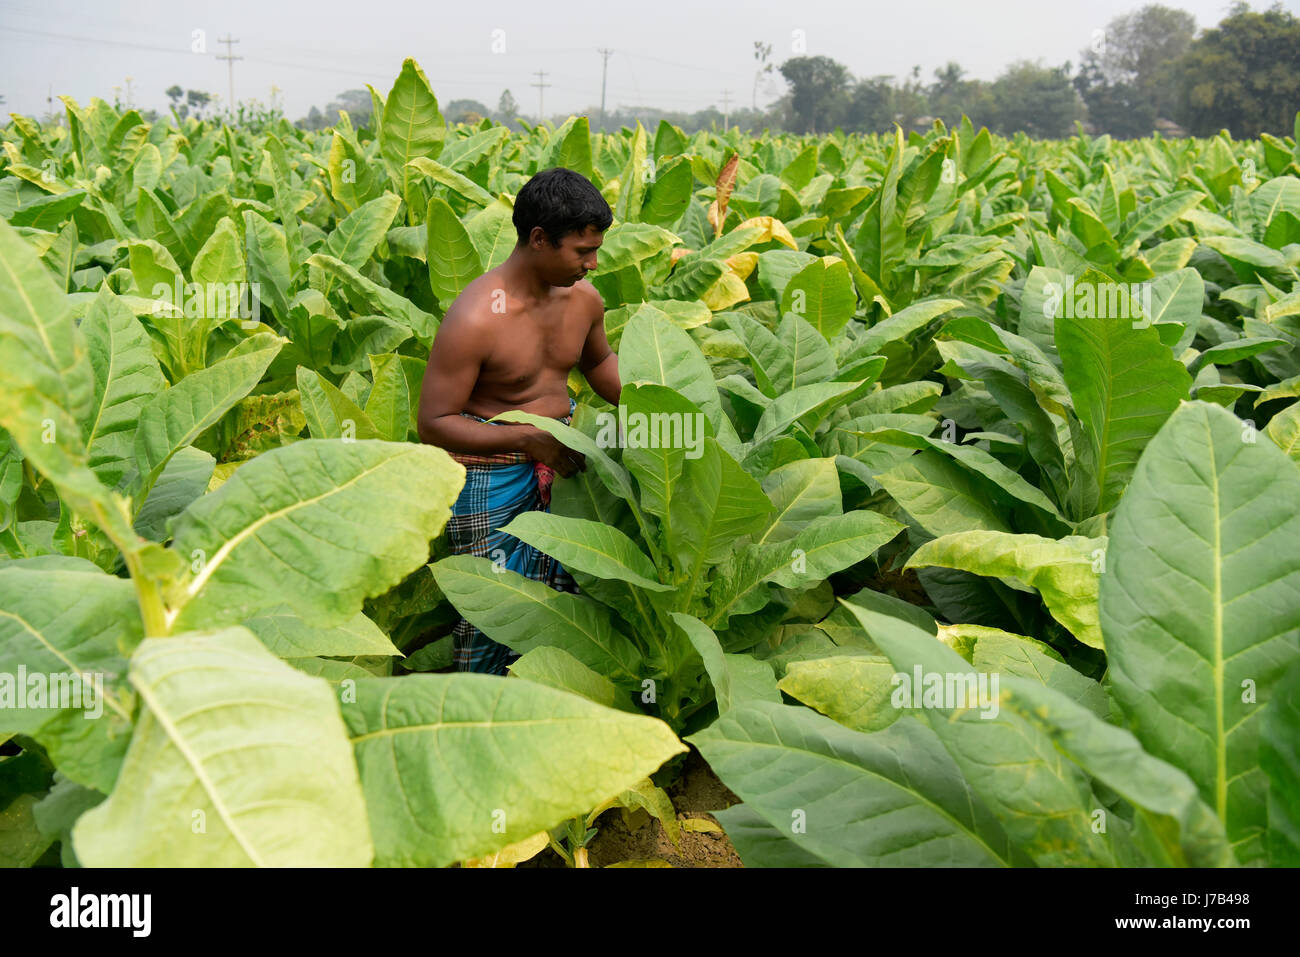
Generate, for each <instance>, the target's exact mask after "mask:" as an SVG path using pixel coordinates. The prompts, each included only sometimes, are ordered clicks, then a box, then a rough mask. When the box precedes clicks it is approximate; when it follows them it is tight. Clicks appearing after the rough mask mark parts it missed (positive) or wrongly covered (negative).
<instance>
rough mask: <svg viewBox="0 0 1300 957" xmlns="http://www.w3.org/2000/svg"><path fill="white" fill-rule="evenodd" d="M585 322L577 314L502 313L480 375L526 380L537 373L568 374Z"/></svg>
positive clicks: (580, 345) (576, 357) (579, 355)
mask: <svg viewBox="0 0 1300 957" xmlns="http://www.w3.org/2000/svg"><path fill="white" fill-rule="evenodd" d="M587 325H588V323H587V322H586V321H585V320H584V319H583V318H582V317H581V316H578V315H574V314H572V313H570V314H569V315H555V316H548V315H544V314H543V315H538V316H513V317H511V316H503V317H502V318H501V320H500V321H499V322H498V323H497V324H496V328H495V330H494V332H495V335H494V337H493V342H492V349H491V351H490V352H489V354H488V356H487V359H486V361H485V362H484V363H483V369H482V373H481V375H482V376H484V377H486V378H489V379H494V380H497V381H502V382H508V381H519V380H524V381H530V380H531V379H533V378H534V377H535V376H537V375H538V374H539V373H542V372H545V371H554V372H558V373H561V374H563V375H566V376H567V375H568V373H569V370H570V369H572V368H573V367H574V366H576V365H577V364H578V362H579V360H580V359H581V358H582V348H583V344H584V343H585V341H586V338H587V332H588V331H589V330H588V328H587Z"/></svg>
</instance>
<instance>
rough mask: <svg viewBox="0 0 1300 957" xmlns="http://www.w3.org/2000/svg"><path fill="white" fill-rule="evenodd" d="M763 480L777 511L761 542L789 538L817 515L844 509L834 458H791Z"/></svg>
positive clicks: (821, 515) (838, 513)
mask: <svg viewBox="0 0 1300 957" xmlns="http://www.w3.org/2000/svg"><path fill="white" fill-rule="evenodd" d="M762 484H763V491H764V492H766V493H767V497H768V498H769V499H771V500H772V506H773V508H774V509H775V512H774V514H773V516H772V521H771V523H770V524H769V525H768V526H767V530H766V531H764V532H763V534H762V535H761V536H759V537H758V538H757V539H756V542H757V543H758V544H762V543H764V542H783V541H786V540H787V539H790V538H793V537H794V536H796V535H798V534H799V532H801V531H803V529H805V528H807V527H808V525H809V523H810V522H813V521H815V520H816V519H819V518H823V517H826V516H832V515H840V514H842V513H843V510H844V508H843V504H842V502H841V500H840V482H839V473H838V472H837V471H836V469H835V460H834V459H833V458H815V459H798V460H796V461H794V462H787V463H786V464H785V465H781V466H778V467H777V468H775V469H773V470H772V471H771V472H769V473H768V474H767V475H766V476H764V477H763V483H762Z"/></svg>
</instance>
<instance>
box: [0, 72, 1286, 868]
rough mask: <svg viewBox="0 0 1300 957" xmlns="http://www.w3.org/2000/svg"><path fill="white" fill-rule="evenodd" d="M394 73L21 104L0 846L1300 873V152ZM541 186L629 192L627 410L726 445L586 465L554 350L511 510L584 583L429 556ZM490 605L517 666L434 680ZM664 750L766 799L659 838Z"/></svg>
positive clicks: (0, 264)
mask: <svg viewBox="0 0 1300 957" xmlns="http://www.w3.org/2000/svg"><path fill="white" fill-rule="evenodd" d="M371 95H372V97H373V98H374V101H375V112H374V116H375V117H376V121H375V122H374V124H373V125H374V126H376V127H377V128H376V129H368V128H361V129H357V128H353V126H352V124H351V123H350V122H349V120H348V118H347V116H346V114H344V115H342V116H341V117H340V121H339V123H338V124H337V125H336V126H335V127H334V128H333V129H330V130H326V131H324V132H321V133H314V132H304V131H302V130H299V129H296V128H294V127H293V126H291V125H290V124H288V123H287V122H285V121H283V120H278V121H276V122H274V123H269V124H266V125H265V126H264V127H263V128H259V129H252V128H234V127H231V126H222V125H219V124H213V123H211V122H204V121H198V120H196V119H193V118H189V119H186V120H185V121H184V122H183V123H182V124H181V125H179V126H177V125H176V124H175V123H174V122H171V121H167V122H159V123H156V124H153V125H150V124H148V123H146V122H144V121H143V120H142V118H141V117H140V115H139V114H138V113H136V112H135V111H127V112H124V113H120V112H118V111H116V110H114V108H113V107H111V106H110V105H109V104H107V103H106V102H104V101H102V100H99V99H94V100H92V101H91V102H90V104H89V105H88V106H85V105H81V104H78V103H76V102H74V101H72V100H70V99H67V98H65V99H64V103H65V105H66V120H65V123H64V125H57V126H56V125H45V126H43V125H40V124H38V123H36V122H35V121H33V120H31V119H28V118H25V117H22V116H17V115H15V116H13V117H12V118H11V122H10V123H9V125H7V126H5V127H4V128H3V129H0V147H3V154H2V155H0V682H3V681H4V680H5V676H10V680H8V682H7V683H4V684H0V864H5V865H9V866H29V865H41V866H59V865H62V866H67V867H72V866H78V865H80V866H88V867H89V866H131V867H136V866H157V865H166V866H244V865H271V866H274V865H309V866H371V865H373V866H418V867H447V866H451V865H455V864H458V863H459V864H461V865H462V866H511V865H514V864H517V863H520V862H523V861H526V860H528V859H530V858H533V859H536V858H538V855H539V854H540V853H542V852H544V853H545V854H548V855H551V856H552V859H553V860H555V861H558V862H559V863H562V864H564V865H568V866H587V865H588V863H589V859H588V852H587V848H588V846H589V845H590V844H591V843H592V842H593V841H595V840H598V834H599V831H600V830H601V829H602V828H603V827H608V826H611V825H610V822H612V821H617V822H620V826H624V825H626V826H632V825H638V826H641V827H650V828H656V829H661V830H662V832H663V833H664V834H665V835H666V837H667V838H668V840H669V841H670V842H671V843H676V842H678V841H681V840H684V839H686V838H687V837H690V836H691V835H695V836H697V837H698V836H699V834H701V833H705V834H708V835H709V838H710V839H712V840H723V834H725V840H726V841H727V842H728V843H729V845H730V846H731V847H733V848H734V850H735V853H736V855H738V857H739V859H740V861H743V863H744V865H745V866H746V867H765V866H778V867H862V866H900V865H902V866H949V865H952V866H992V867H996V866H1023V867H1034V866H1038V867H1059V866H1087V867H1113V866H1119V867H1135V866H1162V867H1163V866H1197V867H1203V866H1212V867H1231V866H1286V865H1289V866H1295V865H1297V864H1300V148H1298V147H1297V144H1296V140H1295V138H1292V137H1287V138H1285V139H1279V138H1276V137H1272V136H1268V135H1265V136H1262V137H1261V138H1260V139H1258V140H1252V141H1238V140H1232V139H1231V138H1229V137H1228V136H1227V134H1226V133H1225V134H1223V135H1221V136H1218V137H1215V138H1211V139H1187V140H1166V139H1161V138H1159V137H1153V138H1147V139H1141V140H1130V141H1119V140H1111V139H1110V138H1108V137H1104V136H1103V137H1100V138H1091V137H1088V136H1086V135H1084V134H1082V132H1081V133H1080V134H1078V135H1076V136H1074V137H1072V138H1071V139H1068V140H1061V141H1036V140H1032V139H1029V138H1028V137H1026V136H1024V135H1017V136H1016V137H1015V138H1013V139H1005V138H1001V137H997V136H992V135H990V134H989V132H988V131H987V130H983V129H980V130H976V129H974V128H973V127H972V126H971V125H970V124H969V123H964V124H962V125H960V126H958V127H956V128H953V129H945V128H943V127H942V126H941V125H936V127H935V128H934V129H931V130H929V131H928V132H925V133H924V134H921V133H915V132H913V133H909V134H906V135H905V134H903V133H902V132H896V133H895V134H894V135H891V136H875V135H871V136H863V135H856V134H855V135H851V136H845V135H843V134H840V133H832V134H829V135H822V136H815V137H814V136H808V137H798V136H793V135H789V134H780V135H772V134H765V135H763V136H762V137H759V138H752V137H749V136H744V135H741V134H739V133H737V132H736V131H734V130H733V131H730V132H728V133H726V134H719V133H708V132H701V133H697V134H694V135H692V136H689V137H688V136H686V135H683V134H682V133H681V132H680V131H679V130H677V129H675V128H674V127H671V126H669V125H667V124H661V125H660V126H659V128H658V129H656V130H646V129H643V128H641V127H639V126H638V128H637V129H635V130H627V129H625V130H623V131H622V132H621V133H620V134H618V135H603V134H602V135H593V134H591V133H590V132H589V130H588V126H587V121H586V120H585V119H584V118H574V119H570V120H569V121H568V122H567V123H565V124H564V125H563V126H561V127H560V128H558V129H555V128H551V127H549V126H547V127H542V128H531V127H528V126H526V125H525V127H524V129H523V131H522V132H518V131H512V130H511V129H509V128H507V127H504V126H499V125H494V124H493V123H491V122H490V121H488V120H484V121H483V123H482V124H481V125H479V126H466V125H460V126H449V125H448V124H447V123H445V122H444V120H443V118H442V116H441V114H440V113H439V111H438V106H437V100H436V98H435V95H434V91H433V90H431V89H430V87H429V84H428V82H427V80H426V79H425V76H424V74H423V72H422V71H421V70H420V68H419V67H418V66H417V65H416V64H415V63H414V62H413V61H411V60H407V61H406V62H405V63H404V64H403V65H402V67H401V71H400V74H399V75H398V77H397V79H396V80H395V82H394V84H393V86H392V87H391V89H389V90H387V91H382V90H373V89H372V90H371ZM1297 134H1300V117H1298V118H1297ZM552 166H564V167H568V168H571V169H574V170H577V171H578V172H581V173H582V174H583V175H584V176H587V177H588V178H590V179H591V180H592V182H594V183H595V184H596V185H597V186H598V187H599V188H600V189H601V191H602V193H603V194H604V195H605V197H606V198H607V200H608V201H609V203H610V206H611V208H612V209H613V211H614V225H613V226H612V227H611V228H610V229H609V230H608V232H607V233H606V235H605V239H604V244H603V246H602V247H601V249H600V251H599V267H598V271H597V272H596V273H595V274H594V275H593V276H592V281H593V282H594V284H595V285H596V287H597V288H598V289H599V291H600V293H601V294H602V297H603V299H604V302H605V309H606V313H605V321H606V328H607V331H608V333H609V337H610V341H611V344H612V345H613V346H614V348H615V350H616V351H617V352H618V355H619V363H620V370H621V375H622V381H623V383H624V390H623V393H622V404H623V405H624V406H625V407H626V410H627V411H628V412H629V413H633V412H639V413H644V414H646V415H652V414H656V413H664V414H672V413H681V414H683V415H689V414H702V416H703V420H702V421H703V422H704V424H705V425H704V427H705V434H704V435H703V437H702V439H701V442H700V444H699V448H698V449H696V450H695V453H696V454H692V455H689V456H688V455H687V454H686V450H684V449H682V448H644V447H643V448H633V447H631V446H629V447H626V448H621V449H620V448H608V447H603V444H601V443H598V442H597V441H596V438H595V436H596V435H597V414H598V413H600V412H608V411H610V407H609V406H608V405H607V404H606V403H604V402H603V400H601V399H600V398H599V397H597V396H596V395H595V394H594V393H593V392H592V391H591V389H590V387H588V386H587V385H586V383H585V382H584V381H583V380H582V379H581V377H580V376H579V375H578V374H577V373H575V374H574V376H573V377H572V378H571V381H570V386H571V389H572V392H573V395H574V396H575V397H576V399H577V401H578V412H577V414H576V416H575V418H574V420H573V424H572V425H571V426H565V425H562V424H559V423H558V422H556V421H555V420H552V419H545V418H538V417H535V416H528V415H526V414H524V413H507V414H506V415H505V416H503V418H505V419H512V420H514V421H528V422H532V423H533V424H535V425H537V426H539V427H541V428H545V429H547V430H549V431H551V432H552V433H553V434H554V435H555V436H556V437H557V438H558V439H559V440H560V441H561V442H563V443H564V444H565V445H567V446H569V447H571V448H573V449H576V450H579V451H581V452H583V453H584V454H585V455H586V457H587V462H588V465H589V467H588V469H587V470H586V471H585V472H582V473H580V474H579V475H577V476H575V477H574V478H572V479H557V481H556V484H555V490H554V500H553V504H552V510H551V512H550V513H549V514H547V513H543V512H532V513H528V514H525V515H523V516H521V517H520V518H518V519H516V520H515V521H514V522H513V523H512V524H511V525H510V526H509V527H508V531H509V532H510V534H512V535H514V536H516V537H517V538H519V539H520V540H522V541H524V542H528V543H530V544H532V545H535V546H536V547H537V548H538V549H540V550H542V551H543V552H546V553H548V554H551V555H554V556H555V557H556V558H557V559H559V560H560V561H561V562H562V563H563V565H564V566H565V567H566V568H567V569H569V570H570V571H571V572H572V573H573V574H574V576H575V577H576V578H577V580H578V584H579V587H580V592H579V593H578V594H565V593H560V592H556V591H551V590H550V589H548V588H547V587H545V586H544V585H542V584H540V583H538V582H534V581H530V580H527V579H525V578H523V577H521V576H519V575H517V574H515V573H514V572H511V571H508V570H504V569H501V568H494V566H493V563H492V562H491V561H490V560H488V559H486V558H477V557H469V556H449V554H448V548H447V545H446V543H445V539H444V535H443V528H444V526H445V524H446V522H447V519H448V516H449V510H450V506H451V505H452V503H453V502H454V501H455V500H456V497H457V495H458V493H459V490H460V488H461V486H462V483H463V481H464V470H463V468H462V467H461V466H460V465H459V464H457V463H456V462H454V461H453V460H452V459H451V458H450V457H449V456H448V455H447V453H445V452H444V451H442V450H441V449H437V448H435V447H432V446H429V445H423V444H421V443H420V442H419V441H418V437H417V434H416V419H415V414H416V404H417V401H418V395H419V389H420V383H421V379H422V376H423V371H424V366H425V363H426V360H427V358H428V355H429V349H430V346H431V343H432V340H433V336H434V333H435V331H436V330H437V328H438V323H439V320H440V318H441V317H442V316H443V315H444V314H445V311H446V307H447V305H448V304H450V302H451V301H452V300H453V299H454V298H455V297H456V295H457V294H458V293H459V292H460V291H461V290H462V289H463V288H464V287H465V286H466V284H467V283H468V282H470V281H471V280H472V279H474V278H475V277H477V276H478V275H480V274H481V273H482V272H484V271H485V270H487V269H490V268H493V267H495V266H497V265H499V264H500V263H501V262H503V261H504V259H505V258H506V256H507V255H508V254H509V252H510V250H511V248H512V247H513V246H514V244H515V232H514V227H513V225H512V223H511V200H512V197H513V196H514V195H515V194H516V193H517V192H518V190H519V188H520V186H521V185H522V184H523V183H524V182H525V181H526V180H527V179H528V178H529V177H530V176H531V175H532V174H533V173H535V172H537V171H538V170H541V169H545V168H548V167H552ZM462 615H463V616H464V617H466V618H468V619H469V620H470V621H471V622H472V623H473V624H474V625H475V626H477V627H479V628H481V629H482V630H483V631H484V632H485V633H486V634H488V635H490V636H491V637H492V638H494V639H495V640H497V641H499V642H502V643H504V644H506V645H509V646H510V647H511V648H512V649H514V650H515V651H517V652H520V653H522V657H521V658H520V659H519V661H518V662H517V663H516V665H515V666H514V667H513V668H512V675H511V677H509V678H498V677H489V676H483V675H471V674H457V673H453V672H451V671H450V643H451V638H450V637H449V635H450V630H451V627H452V625H453V624H454V622H455V620H456V619H457V618H459V617H460V616H462ZM68 674H77V675H92V674H93V675H98V676H101V677H102V693H101V695H100V698H99V700H98V701H97V704H96V707H97V710H98V711H99V712H100V713H99V714H98V715H96V716H94V717H93V718H92V717H91V716H90V715H89V713H88V711H87V709H86V707H85V701H82V702H80V704H78V703H76V702H74V703H72V704H71V705H70V704H68V701H67V696H66V695H64V696H63V697H61V698H60V697H58V696H56V695H55V694H54V693H53V692H54V690H55V688H54V684H55V679H54V678H53V677H52V676H55V675H68ZM20 675H22V676H26V679H27V680H26V681H20V680H18V676H20ZM33 675H35V676H37V677H38V678H39V677H41V676H51V677H50V678H49V680H48V682H45V683H44V684H42V682H41V681H36V682H35V683H33V682H32V676H33ZM899 676H903V678H904V679H906V680H909V681H910V680H911V679H912V676H916V677H917V679H918V681H919V684H918V685H917V687H916V688H915V695H914V700H910V701H905V702H903V703H902V704H900V699H899V695H898V690H899V681H900V678H899ZM925 676H938V677H937V679H936V681H937V683H936V684H934V685H933V687H934V690H935V694H934V695H933V696H930V695H929V694H928V691H929V690H930V689H931V682H930V680H929V678H928V677H925ZM46 685H48V687H46ZM940 685H942V686H943V687H942V688H941V687H940ZM955 686H960V687H971V688H973V687H976V686H978V687H980V688H988V687H992V688H993V689H994V690H993V693H992V694H991V696H989V697H988V698H987V699H985V698H981V700H980V701H979V703H974V702H972V701H970V700H967V701H966V702H965V703H954V702H953V701H952V700H951V698H950V696H947V695H945V694H941V693H939V692H940V691H943V690H944V689H952V688H953V687H955ZM6 689H7V690H6ZM42 689H43V691H42ZM64 690H67V689H66V688H65V689H64ZM923 691H924V692H926V693H925V694H923V693H922V692H923ZM38 692H41V693H38ZM46 692H48V693H46ZM688 760H694V761H696V762H701V763H702V764H704V765H707V769H708V771H709V773H711V774H712V775H716V777H717V779H718V780H720V782H721V783H722V785H725V788H726V789H728V790H729V791H730V792H731V793H732V794H733V795H734V797H735V799H736V801H737V803H733V804H732V805H731V806H729V807H726V808H725V809H721V808H719V809H718V810H717V811H716V813H715V814H713V815H712V820H709V819H702V818H679V815H678V813H677V811H676V810H675V809H674V806H673V803H672V800H671V799H670V795H669V791H670V790H671V788H672V785H673V783H674V782H675V781H676V780H677V779H678V778H679V776H680V775H681V774H682V773H683V768H684V767H686V765H687V762H688ZM714 821H716V823H713V822H714ZM719 827H720V828H721V830H720V831H719V830H718V828H719ZM548 848H549V850H547V849H548ZM534 863H535V861H534ZM612 863H615V864H618V865H621V866H638V865H640V866H654V865H662V864H663V863H664V862H663V861H662V860H656V859H636V860H625V861H616V862H612Z"/></svg>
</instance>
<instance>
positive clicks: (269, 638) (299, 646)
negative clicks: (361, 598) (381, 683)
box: [244, 609, 400, 658]
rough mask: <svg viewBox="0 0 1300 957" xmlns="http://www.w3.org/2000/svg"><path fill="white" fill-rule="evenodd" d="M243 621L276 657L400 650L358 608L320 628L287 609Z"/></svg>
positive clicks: (307, 656) (305, 656) (357, 653)
mask: <svg viewBox="0 0 1300 957" xmlns="http://www.w3.org/2000/svg"><path fill="white" fill-rule="evenodd" d="M244 625H245V627H246V628H248V630H249V631H251V632H252V633H253V634H255V635H257V637H258V638H259V639H260V640H261V642H262V644H264V645H266V647H267V648H268V649H269V650H270V651H271V653H272V654H274V655H275V656H276V657H278V658H311V657H315V656H317V655H328V656H333V657H351V656H354V655H398V654H400V652H399V651H398V650H397V648H396V647H395V646H394V645H393V643H392V641H391V640H390V639H389V637H388V636H387V635H386V634H384V633H383V632H382V631H381V630H380V628H379V626H378V625H376V624H375V623H374V622H373V621H371V620H370V619H369V618H367V617H366V616H365V615H363V614H361V613H360V612H357V614H355V615H353V616H352V617H351V618H349V619H348V620H347V621H344V622H342V623H340V624H338V625H334V626H333V627H325V628H323V627H321V626H319V625H311V624H308V623H307V622H305V621H303V620H302V619H301V618H299V617H298V616H297V615H295V614H294V613H293V612H292V611H291V610H288V609H270V610H268V611H264V612H261V613H259V614H258V615H257V616H256V617H254V618H249V619H248V620H247V621H246V622H244Z"/></svg>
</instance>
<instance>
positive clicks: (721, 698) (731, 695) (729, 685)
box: [672, 612, 781, 714]
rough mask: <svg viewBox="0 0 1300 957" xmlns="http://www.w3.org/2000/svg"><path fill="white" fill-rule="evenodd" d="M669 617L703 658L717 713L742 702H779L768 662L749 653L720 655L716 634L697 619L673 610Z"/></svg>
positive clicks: (720, 647) (721, 653)
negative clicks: (715, 700) (716, 704)
mask: <svg viewBox="0 0 1300 957" xmlns="http://www.w3.org/2000/svg"><path fill="white" fill-rule="evenodd" d="M672 619H673V622H674V623H675V624H676V625H677V627H678V628H680V629H681V630H682V632H683V633H684V634H685V635H686V637H687V639H688V640H689V641H690V643H691V645H692V646H693V647H694V648H695V650H696V652H697V653H698V654H699V656H700V658H701V659H703V661H704V670H705V671H706V672H707V673H708V676H709V681H710V683H712V685H713V690H714V694H715V695H716V697H717V703H718V714H723V713H725V712H727V711H730V710H731V709H732V708H733V707H735V706H736V705H737V704H740V703H741V702H742V701H771V702H772V703H774V704H780V703H781V692H780V690H779V689H778V688H777V686H776V675H774V674H773V673H772V668H771V666H770V665H768V664H767V663H766V662H763V661H758V660H756V659H754V658H752V657H750V656H749V655H728V654H724V653H723V651H722V645H721V643H720V642H719V641H718V636H717V635H715V634H714V633H713V630H712V629H711V628H709V626H708V625H706V624H704V622H702V621H700V620H699V619H698V618H695V617H693V616H691V615H684V614H682V613H681V612H673V614H672Z"/></svg>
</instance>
